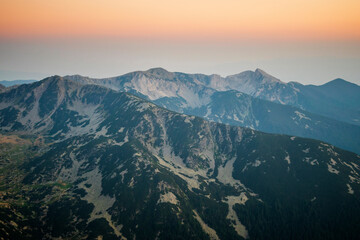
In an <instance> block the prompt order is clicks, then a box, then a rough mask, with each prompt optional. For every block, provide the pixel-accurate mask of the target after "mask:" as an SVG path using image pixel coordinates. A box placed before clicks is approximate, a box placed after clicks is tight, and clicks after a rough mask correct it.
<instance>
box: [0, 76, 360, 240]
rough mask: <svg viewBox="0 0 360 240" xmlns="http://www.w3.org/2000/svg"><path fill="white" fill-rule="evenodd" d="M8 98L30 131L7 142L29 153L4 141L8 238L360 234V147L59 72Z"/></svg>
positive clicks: (13, 122) (12, 117) (6, 130)
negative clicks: (232, 121) (232, 122)
mask: <svg viewBox="0 0 360 240" xmlns="http://www.w3.org/2000/svg"><path fill="white" fill-rule="evenodd" d="M0 100H1V101H0V102H1V109H2V110H1V111H3V112H2V115H1V116H2V118H1V120H2V122H1V132H2V133H3V134H6V136H7V137H8V138H7V139H9V138H11V137H10V136H16V138H19V139H23V140H21V141H20V140H19V141H15V142H14V141H12V142H7V143H6V144H8V145H6V146H7V147H6V148H4V149H10V148H9V146H12V147H13V148H14V149H18V146H23V148H22V150H21V152H23V153H24V154H23V155H22V156H20V157H19V156H18V155H12V154H9V153H10V152H9V150H6V151H5V150H4V151H2V152H1V157H2V158H5V157H6V158H7V159H8V161H5V162H1V163H2V172H3V179H4V184H3V185H2V186H1V187H2V188H1V189H2V190H1V191H2V192H1V197H2V198H1V201H2V202H3V203H4V205H1V208H0V214H1V219H4V220H2V222H1V223H0V224H1V226H2V228H1V229H2V230H1V231H0V234H1V236H5V238H6V237H7V238H9V237H10V238H14V237H17V238H19V237H20V238H29V239H38V238H45V239H51V238H80V239H81V238H88V239H96V238H99V237H103V238H104V239H119V238H122V239H125V238H126V239H132V238H138V239H155V238H158V239H209V238H210V239H244V238H245V239H246V238H254V239H278V238H294V239H304V238H310V237H312V238H314V239H324V238H328V237H329V236H331V237H336V238H337V237H343V236H346V237H347V238H355V237H356V236H358V234H359V230H358V228H357V226H358V224H359V223H360V217H359V216H360V214H359V210H358V209H360V207H359V201H358V199H359V193H360V186H359V184H360V175H359V174H360V167H359V161H360V157H359V156H358V155H356V154H354V153H350V152H347V151H344V150H341V149H338V148H335V147H333V146H331V145H328V144H325V143H323V142H319V141H316V140H310V139H303V138H298V137H291V136H285V135H273V134H265V133H261V132H257V131H254V130H252V129H248V128H241V127H234V126H229V125H224V124H218V123H214V122H208V121H206V120H204V119H202V118H198V117H194V116H187V115H184V114H179V113H175V112H171V111H169V110H166V109H164V108H160V107H158V106H156V105H155V104H153V103H151V102H149V101H146V100H144V99H140V98H138V97H136V96H134V95H132V94H128V93H119V92H115V91H112V90H109V89H107V88H103V87H100V86H94V85H83V84H80V83H76V82H73V81H71V80H66V79H63V78H60V77H56V76H55V77H52V78H48V79H46V80H44V81H41V82H39V83H34V84H32V85H26V86H20V87H18V88H15V89H13V90H12V91H7V92H5V93H2V94H0ZM4 109H6V110H4ZM5 117H8V118H5ZM33 136H35V137H33ZM1 139H5V138H3V137H2V138H1ZM39 139H42V140H41V141H40V140H39ZM24 142H26V143H27V144H24ZM3 144H5V142H2V143H0V146H5V145H3ZM15 170H16V176H17V177H16V178H15V177H14V176H15V175H14V171H15ZM14 222H15V223H16V224H13V223H14ZM299 226H301V228H300V227H299Z"/></svg>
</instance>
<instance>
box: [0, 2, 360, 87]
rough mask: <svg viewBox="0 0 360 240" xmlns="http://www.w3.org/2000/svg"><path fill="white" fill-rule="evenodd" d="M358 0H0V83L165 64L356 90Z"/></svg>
mask: <svg viewBox="0 0 360 240" xmlns="http://www.w3.org/2000/svg"><path fill="white" fill-rule="evenodd" d="M359 13H360V1H359V0H326V1H325V0H312V1H310V0H291V1H289V0H287V1H285V0H277V1H269V0H252V1H243V0H191V1H190V0H182V1H175V0H166V1H165V0H127V1H123V0H72V1H70V0H31V1H29V0H0V80H1V79H4V80H5V79H16V78H41V77H45V76H47V75H53V74H59V75H65V74H82V75H87V76H93V77H106V76H115V75H120V74H123V73H126V72H130V71H134V70H146V69H148V68H151V67H158V66H161V67H164V68H166V69H168V70H170V71H184V72H190V73H194V72H201V73H206V74H211V73H218V74H221V75H223V76H224V75H229V74H235V73H238V72H241V71H244V70H248V69H250V70H254V69H255V68H262V69H263V70H265V71H267V72H268V73H270V74H272V75H274V76H276V77H278V78H280V79H281V80H283V81H285V82H288V81H298V82H302V83H314V84H321V83H324V82H327V81H330V80H332V79H334V78H337V77H342V78H344V79H346V80H348V81H352V82H355V83H357V84H360V14H359Z"/></svg>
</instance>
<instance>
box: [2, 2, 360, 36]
mask: <svg viewBox="0 0 360 240" xmlns="http://www.w3.org/2000/svg"><path fill="white" fill-rule="evenodd" d="M0 36H1V37H3V38H7V37H9V38H20V37H58V36H65V37H82V36H92V37H113V36H118V37H140V38H141V37H160V38H183V39H194V38H195V39H196V38H200V39H202V38H214V39H216V38H220V39H242V38H250V39H252V38H253V39H285V40H287V39H295V40H297V39H300V40H301V39H305V40H306V39H310V40H312V39H323V40H324V39H326V40H332V39H333V40H357V39H359V40H360V1H359V0H273V1H270V0H246V1H244V0H181V1H179V0H0Z"/></svg>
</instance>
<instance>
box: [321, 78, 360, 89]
mask: <svg viewBox="0 0 360 240" xmlns="http://www.w3.org/2000/svg"><path fill="white" fill-rule="evenodd" d="M354 85H356V84H355V83H351V82H348V81H346V80H344V79H342V78H336V79H334V80H332V81H330V82H327V83H325V84H324V85H322V86H335V87H339V86H354ZM356 86H358V85H356Z"/></svg>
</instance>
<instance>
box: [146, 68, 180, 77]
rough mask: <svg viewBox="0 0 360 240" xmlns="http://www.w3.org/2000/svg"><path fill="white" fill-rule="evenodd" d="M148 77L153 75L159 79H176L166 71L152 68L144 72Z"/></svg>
mask: <svg viewBox="0 0 360 240" xmlns="http://www.w3.org/2000/svg"><path fill="white" fill-rule="evenodd" d="M144 73H145V74H146V75H151V76H154V77H157V78H165V79H172V78H174V75H175V74H174V73H171V72H168V71H167V70H166V69H164V68H161V67H157V68H150V69H149V70H147V71H145V72H144Z"/></svg>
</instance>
